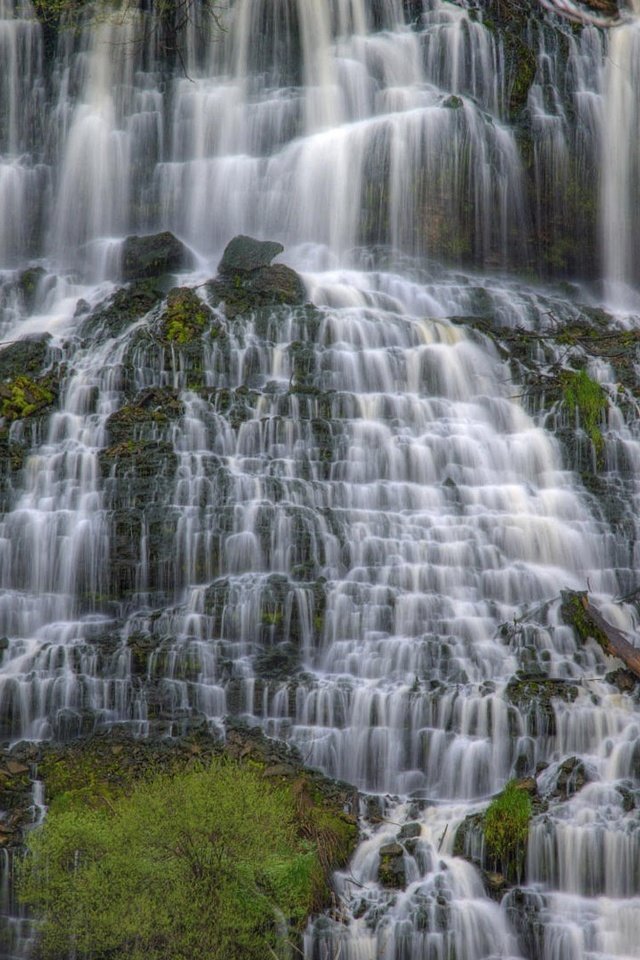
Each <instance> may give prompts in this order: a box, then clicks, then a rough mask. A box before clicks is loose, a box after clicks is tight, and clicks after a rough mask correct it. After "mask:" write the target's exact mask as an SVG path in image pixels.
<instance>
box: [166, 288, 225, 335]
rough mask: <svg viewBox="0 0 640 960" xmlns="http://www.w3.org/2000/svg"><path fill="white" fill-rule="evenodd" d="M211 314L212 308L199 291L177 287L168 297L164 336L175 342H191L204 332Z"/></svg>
mask: <svg viewBox="0 0 640 960" xmlns="http://www.w3.org/2000/svg"><path fill="white" fill-rule="evenodd" d="M211 316H212V315H211V310H210V309H209V307H208V306H207V305H206V304H205V303H203V301H202V300H201V299H200V297H199V296H198V295H197V293H195V292H194V291H193V290H190V289H188V288H187V287H175V288H174V289H173V290H170V291H169V294H168V297H167V309H166V310H165V313H164V316H163V318H162V332H163V336H164V338H165V339H166V340H169V341H171V342H173V343H179V344H185V343H190V341H191V340H194V339H195V338H196V337H198V336H200V335H201V334H202V332H203V330H204V328H205V327H206V326H207V324H208V323H209V322H210V320H211ZM213 332H214V333H215V332H216V331H213Z"/></svg>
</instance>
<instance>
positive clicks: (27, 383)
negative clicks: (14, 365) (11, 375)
mask: <svg viewBox="0 0 640 960" xmlns="http://www.w3.org/2000/svg"><path fill="white" fill-rule="evenodd" d="M53 399H54V395H53V391H52V390H50V389H49V387H48V386H45V385H43V384H42V383H38V382H37V381H35V380H32V379H31V378H30V377H25V376H24V375H21V376H19V377H16V378H15V379H14V380H11V381H9V383H4V384H1V385H0V414H1V415H2V416H3V417H5V418H6V419H7V420H20V419H22V417H30V416H31V415H32V414H34V413H38V412H39V411H40V410H43V409H44V408H45V407H48V406H49V405H50V404H51V403H53Z"/></svg>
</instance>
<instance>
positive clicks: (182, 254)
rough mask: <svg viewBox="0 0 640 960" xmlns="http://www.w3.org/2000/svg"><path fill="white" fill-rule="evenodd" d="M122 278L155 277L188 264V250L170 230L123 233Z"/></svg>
mask: <svg viewBox="0 0 640 960" xmlns="http://www.w3.org/2000/svg"><path fill="white" fill-rule="evenodd" d="M121 255H122V279H123V280H136V279H138V278H140V277H159V276H161V275H162V274H163V273H171V272H174V271H176V270H183V269H186V268H188V267H189V266H190V265H191V261H192V258H191V254H190V253H189V251H188V249H187V248H186V247H185V245H184V244H183V243H181V242H180V240H178V238H177V237H175V236H174V235H173V234H172V233H171V232H170V231H168V230H165V231H164V232H162V233H154V234H150V235H148V236H142V237H137V236H132V237H127V238H126V240H124V241H123V244H122V252H121Z"/></svg>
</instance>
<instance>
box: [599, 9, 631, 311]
mask: <svg viewBox="0 0 640 960" xmlns="http://www.w3.org/2000/svg"><path fill="white" fill-rule="evenodd" d="M632 12H633V16H630V17H629V20H628V21H627V22H625V23H623V25H622V26H620V27H617V28H616V29H615V30H612V31H611V43H610V46H609V53H608V57H607V63H606V68H605V81H604V83H605V103H604V107H605V118H604V123H603V147H602V181H603V183H602V209H603V214H602V244H603V259H604V272H605V278H606V281H607V283H608V284H609V286H610V288H611V294H612V295H613V296H614V297H618V299H620V298H622V300H623V302H624V300H625V299H627V300H628V299H629V297H631V299H632V301H633V299H634V295H633V287H634V285H636V284H637V281H638V269H637V265H636V263H635V256H634V238H635V237H636V236H637V232H638V226H639V224H640V210H639V209H638V197H637V195H636V192H635V184H636V183H637V179H638V173H639V171H640V151H639V148H638V129H639V128H640V114H639V110H638V90H639V89H640V76H639V72H638V62H639V60H638V56H639V54H640V20H638V16H639V15H640V6H639V5H638V3H637V2H635V0H634V2H633V4H632Z"/></svg>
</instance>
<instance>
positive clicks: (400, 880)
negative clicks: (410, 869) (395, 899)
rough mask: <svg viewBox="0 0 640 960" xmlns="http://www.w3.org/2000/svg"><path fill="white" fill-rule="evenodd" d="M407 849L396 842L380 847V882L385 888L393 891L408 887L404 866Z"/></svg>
mask: <svg viewBox="0 0 640 960" xmlns="http://www.w3.org/2000/svg"><path fill="white" fill-rule="evenodd" d="M404 855H405V849H404V847H403V846H401V845H400V844H399V843H396V842H395V841H393V842H391V843H385V844H384V846H382V847H380V864H379V866H378V880H379V882H380V883H381V885H382V886H383V887H387V888H388V889H391V890H404V888H405V886H406V885H407V873H406V869H405V865H404Z"/></svg>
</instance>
